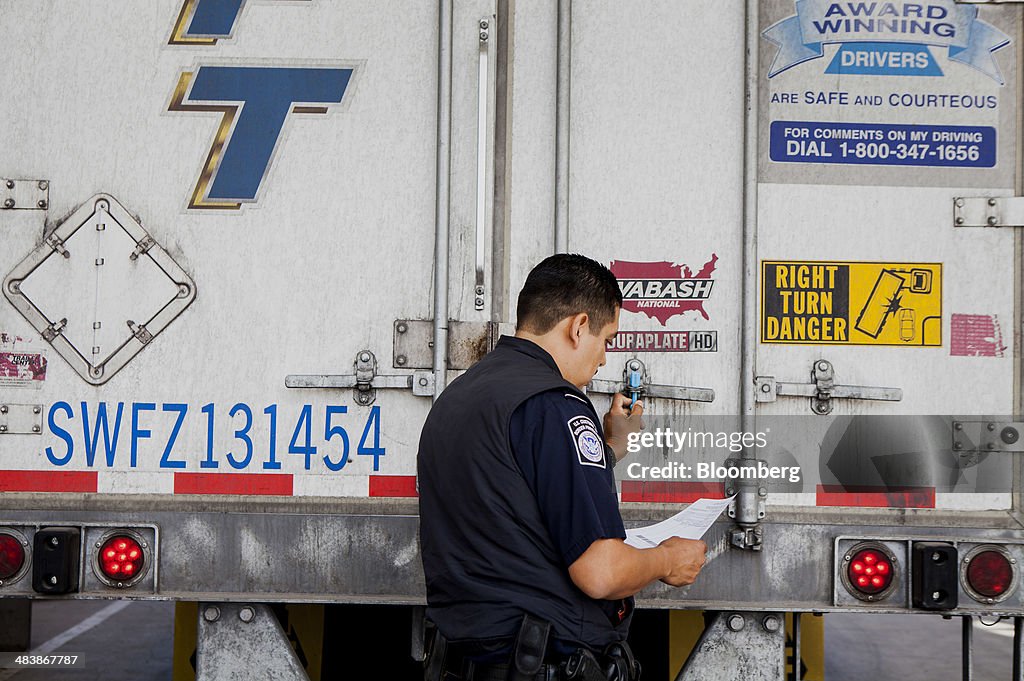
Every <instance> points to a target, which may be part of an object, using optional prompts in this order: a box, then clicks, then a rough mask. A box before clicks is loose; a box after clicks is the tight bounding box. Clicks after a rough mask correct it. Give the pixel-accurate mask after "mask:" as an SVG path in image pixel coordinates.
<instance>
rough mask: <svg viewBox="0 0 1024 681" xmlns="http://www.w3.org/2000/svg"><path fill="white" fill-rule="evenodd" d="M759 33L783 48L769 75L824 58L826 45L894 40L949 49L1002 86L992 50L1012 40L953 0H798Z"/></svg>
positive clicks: (953, 58)
mask: <svg viewBox="0 0 1024 681" xmlns="http://www.w3.org/2000/svg"><path fill="white" fill-rule="evenodd" d="M761 35H762V36H764V38H765V39H766V40H768V41H770V42H771V43H773V44H775V45H777V46H778V48H779V51H778V53H777V54H776V55H775V60H774V61H773V62H772V65H771V67H769V69H768V77H769V78H773V77H775V76H777V75H778V74H780V73H782V72H783V71H785V70H786V69H789V68H792V67H794V66H796V65H797V64H802V63H803V62H805V61H810V60H812V59H818V58H820V57H822V56H824V54H825V52H824V45H825V44H832V43H841V44H846V43H882V42H893V43H902V44H904V45H933V46H937V47H945V48H948V50H949V52H948V56H949V59H950V60H951V61H955V62H960V63H962V64H964V65H966V66H969V67H971V68H973V69H976V70H978V71H980V72H981V73H983V74H985V75H986V76H988V77H989V78H991V79H992V80H994V81H996V82H997V83H999V84H1000V85H1002V84H1003V83H1004V80H1003V75H1002V73H1001V72H1000V70H999V66H998V64H996V61H995V58H994V57H993V55H992V53H993V52H995V51H996V50H998V49H999V48H1001V47H1005V46H1006V45H1009V44H1010V37H1009V36H1008V35H1006V34H1005V33H1003V32H1002V31H1000V30H999V29H997V28H996V27H994V26H992V25H991V24H988V23H986V22H984V21H981V20H980V19H978V8H977V7H972V6H968V5H958V4H956V2H954V0H931V2H928V3H924V2H906V3H904V2H830V1H829V0H796V14H795V15H794V16H791V17H787V18H786V19H783V20H782V21H780V22H778V23H776V24H774V25H772V26H769V27H768V28H766V29H765V30H764V32H762V34H761ZM929 70H930V69H929ZM919 75H935V74H934V72H931V73H921V74H919Z"/></svg>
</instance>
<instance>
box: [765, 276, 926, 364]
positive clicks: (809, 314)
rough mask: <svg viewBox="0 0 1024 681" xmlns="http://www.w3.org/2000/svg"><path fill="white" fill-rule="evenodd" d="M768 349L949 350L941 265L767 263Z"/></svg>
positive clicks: (766, 323) (766, 336)
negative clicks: (790, 345) (872, 347)
mask: <svg viewBox="0 0 1024 681" xmlns="http://www.w3.org/2000/svg"><path fill="white" fill-rule="evenodd" d="M761 342H762V343H795V344H806V345H897V346H924V347H935V346H941V345H942V265H941V264H940V263H879V262H821V261H789V260H785V261H784V260H765V261H762V262H761Z"/></svg>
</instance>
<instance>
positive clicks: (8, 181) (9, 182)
mask: <svg viewBox="0 0 1024 681" xmlns="http://www.w3.org/2000/svg"><path fill="white" fill-rule="evenodd" d="M7 188H8V189H14V180H7Z"/></svg>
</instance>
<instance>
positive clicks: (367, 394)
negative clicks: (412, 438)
mask: <svg viewBox="0 0 1024 681" xmlns="http://www.w3.org/2000/svg"><path fill="white" fill-rule="evenodd" d="M352 368H353V371H354V373H351V374H319V375H303V374H289V375H288V376H285V379H284V385H285V387H286V388H352V389H353V390H352V395H353V397H354V398H355V401H356V402H357V403H358V404H360V405H362V406H368V405H371V404H373V403H374V402H375V401H376V400H377V391H378V390H381V389H385V388H387V389H395V388H397V389H400V390H412V394H413V395H418V396H420V397H430V396H432V395H433V394H434V374H433V372H430V371H414V372H413V373H411V374H396V375H386V376H382V375H380V374H378V373H377V357H376V356H375V355H374V354H373V353H372V352H370V351H369V350H360V351H359V352H357V353H356V360H355V362H354V363H353V365H352Z"/></svg>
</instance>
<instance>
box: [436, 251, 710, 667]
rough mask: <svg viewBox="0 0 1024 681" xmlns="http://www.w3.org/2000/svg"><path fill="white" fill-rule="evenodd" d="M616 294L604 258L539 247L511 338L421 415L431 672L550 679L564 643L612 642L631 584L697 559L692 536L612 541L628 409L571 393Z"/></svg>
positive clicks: (578, 647)
mask: <svg viewBox="0 0 1024 681" xmlns="http://www.w3.org/2000/svg"><path fill="white" fill-rule="evenodd" d="M621 304H622V294H621V292H620V290H619V286H618V282H617V281H616V280H615V276H614V275H613V274H612V273H611V272H610V271H609V270H608V269H607V268H605V267H604V266H603V265H601V264H599V263H597V262H595V261H593V260H591V259H589V258H586V257H584V256H581V255H569V254H560V255H554V256H551V257H549V258H547V259H546V260H544V261H543V262H541V263H540V264H539V265H537V267H535V268H534V269H533V271H532V272H531V273H530V275H529V276H528V277H527V280H526V284H525V286H524V287H523V290H522V292H521V293H520V295H519V301H518V307H517V325H516V334H515V337H509V336H503V337H502V338H501V339H500V341H499V342H498V344H497V346H496V347H495V349H494V350H493V351H492V352H490V353H489V354H488V355H487V356H486V357H484V358H483V359H482V360H481V361H480V362H478V363H477V364H476V365H474V366H473V367H472V368H471V369H470V370H469V371H467V372H466V373H465V374H463V375H462V376H460V377H459V378H457V379H456V380H454V381H452V383H451V385H450V386H448V388H447V389H446V390H445V391H444V392H443V393H442V394H441V396H440V397H439V398H438V400H437V402H436V403H435V404H434V406H433V408H432V409H431V412H430V414H429V415H428V417H427V420H426V423H425V424H424V427H423V432H422V434H421V437H420V445H419V455H418V457H417V469H418V475H419V494H420V539H421V553H422V557H423V569H424V573H425V576H426V587H427V603H428V605H427V618H428V620H430V621H431V622H432V623H433V624H434V625H435V626H436V628H437V632H438V633H439V635H440V636H438V639H439V640H440V641H441V642H442V647H443V646H447V653H445V652H444V650H442V651H441V652H440V653H438V651H437V650H436V648H437V647H438V646H437V645H435V651H434V652H435V653H437V654H435V655H433V657H432V659H431V661H430V663H431V667H430V669H432V670H433V672H432V673H433V675H434V677H435V678H441V677H442V676H443V678H464V679H468V678H474V679H477V680H478V681H479V680H481V679H492V678H493V679H505V678H509V679H513V678H515V679H525V678H535V676H534V674H540V675H539V676H536V678H563V677H560V676H559V674H563V675H564V674H565V664H564V661H565V660H566V659H567V658H568V657H570V656H571V655H573V654H574V653H575V652H579V653H580V654H582V653H583V652H585V651H586V652H588V653H593V654H594V655H596V656H597V657H598V660H599V662H600V661H601V660H600V655H602V654H603V653H605V652H606V651H608V649H609V646H614V645H615V644H621V643H623V642H624V641H625V638H626V634H627V632H628V628H629V622H630V618H631V615H632V609H633V598H632V596H633V594H635V593H636V592H637V591H639V590H640V589H642V588H643V587H644V586H646V585H647V584H649V583H651V582H653V581H655V580H659V579H660V580H662V581H664V582H666V583H668V584H671V585H673V586H682V585H685V584H691V583H692V582H693V581H694V579H695V578H696V576H697V573H698V572H699V571H700V568H701V566H702V565H703V563H704V555H705V551H706V547H705V545H704V543H703V542H701V541H692V540H685V539H679V538H673V539H669V540H668V541H666V542H664V543H663V544H661V545H660V546H658V547H656V548H653V549H647V550H639V549H635V548H632V547H630V546H628V545H627V544H625V543H624V541H623V540H624V539H625V536H626V534H625V530H624V528H623V524H622V518H621V517H620V515H619V510H618V499H617V496H616V492H615V479H614V476H613V471H612V468H613V466H614V465H615V462H616V461H617V460H618V459H619V458H621V457H622V456H624V454H625V451H626V438H627V436H628V434H629V432H632V431H636V430H639V429H640V427H641V424H640V417H641V414H642V413H643V406H642V404H640V403H637V404H636V406H634V407H633V409H632V411H631V412H630V411H628V410H627V407H628V399H627V398H626V397H625V396H624V395H616V397H615V399H614V400H613V402H612V406H611V409H610V410H609V412H608V414H606V415H605V416H604V419H603V423H602V420H601V419H599V418H598V415H597V412H596V411H595V409H594V406H593V405H592V404H591V402H590V400H589V399H588V398H587V396H586V394H585V393H584V392H583V391H582V388H584V387H585V386H586V385H587V383H589V382H590V380H591V379H592V378H593V376H594V374H595V373H596V371H597V369H598V368H599V367H601V366H602V365H604V363H605V343H606V342H607V341H608V340H610V339H611V338H612V337H613V336H614V335H615V333H616V332H617V331H618V317H619V309H620V307H621ZM602 426H603V427H602ZM538 641H540V642H541V645H540V647H539V648H538ZM620 652H621V650H620ZM627 652H628V650H627ZM439 657H440V658H441V659H438V658H439ZM605 662H606V661H605ZM605 662H602V666H604V663H605ZM541 663H545V665H544V666H541ZM547 665H550V666H547ZM510 666H511V668H512V669H511V670H509V669H508V667H510ZM524 670H526V671H525V672H524ZM430 673H431V672H430V670H429V669H428V676H429V675H430ZM445 675H446V676H445ZM545 675H546V676H545ZM580 678H584V677H583V676H580ZM602 678H603V677H602Z"/></svg>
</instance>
